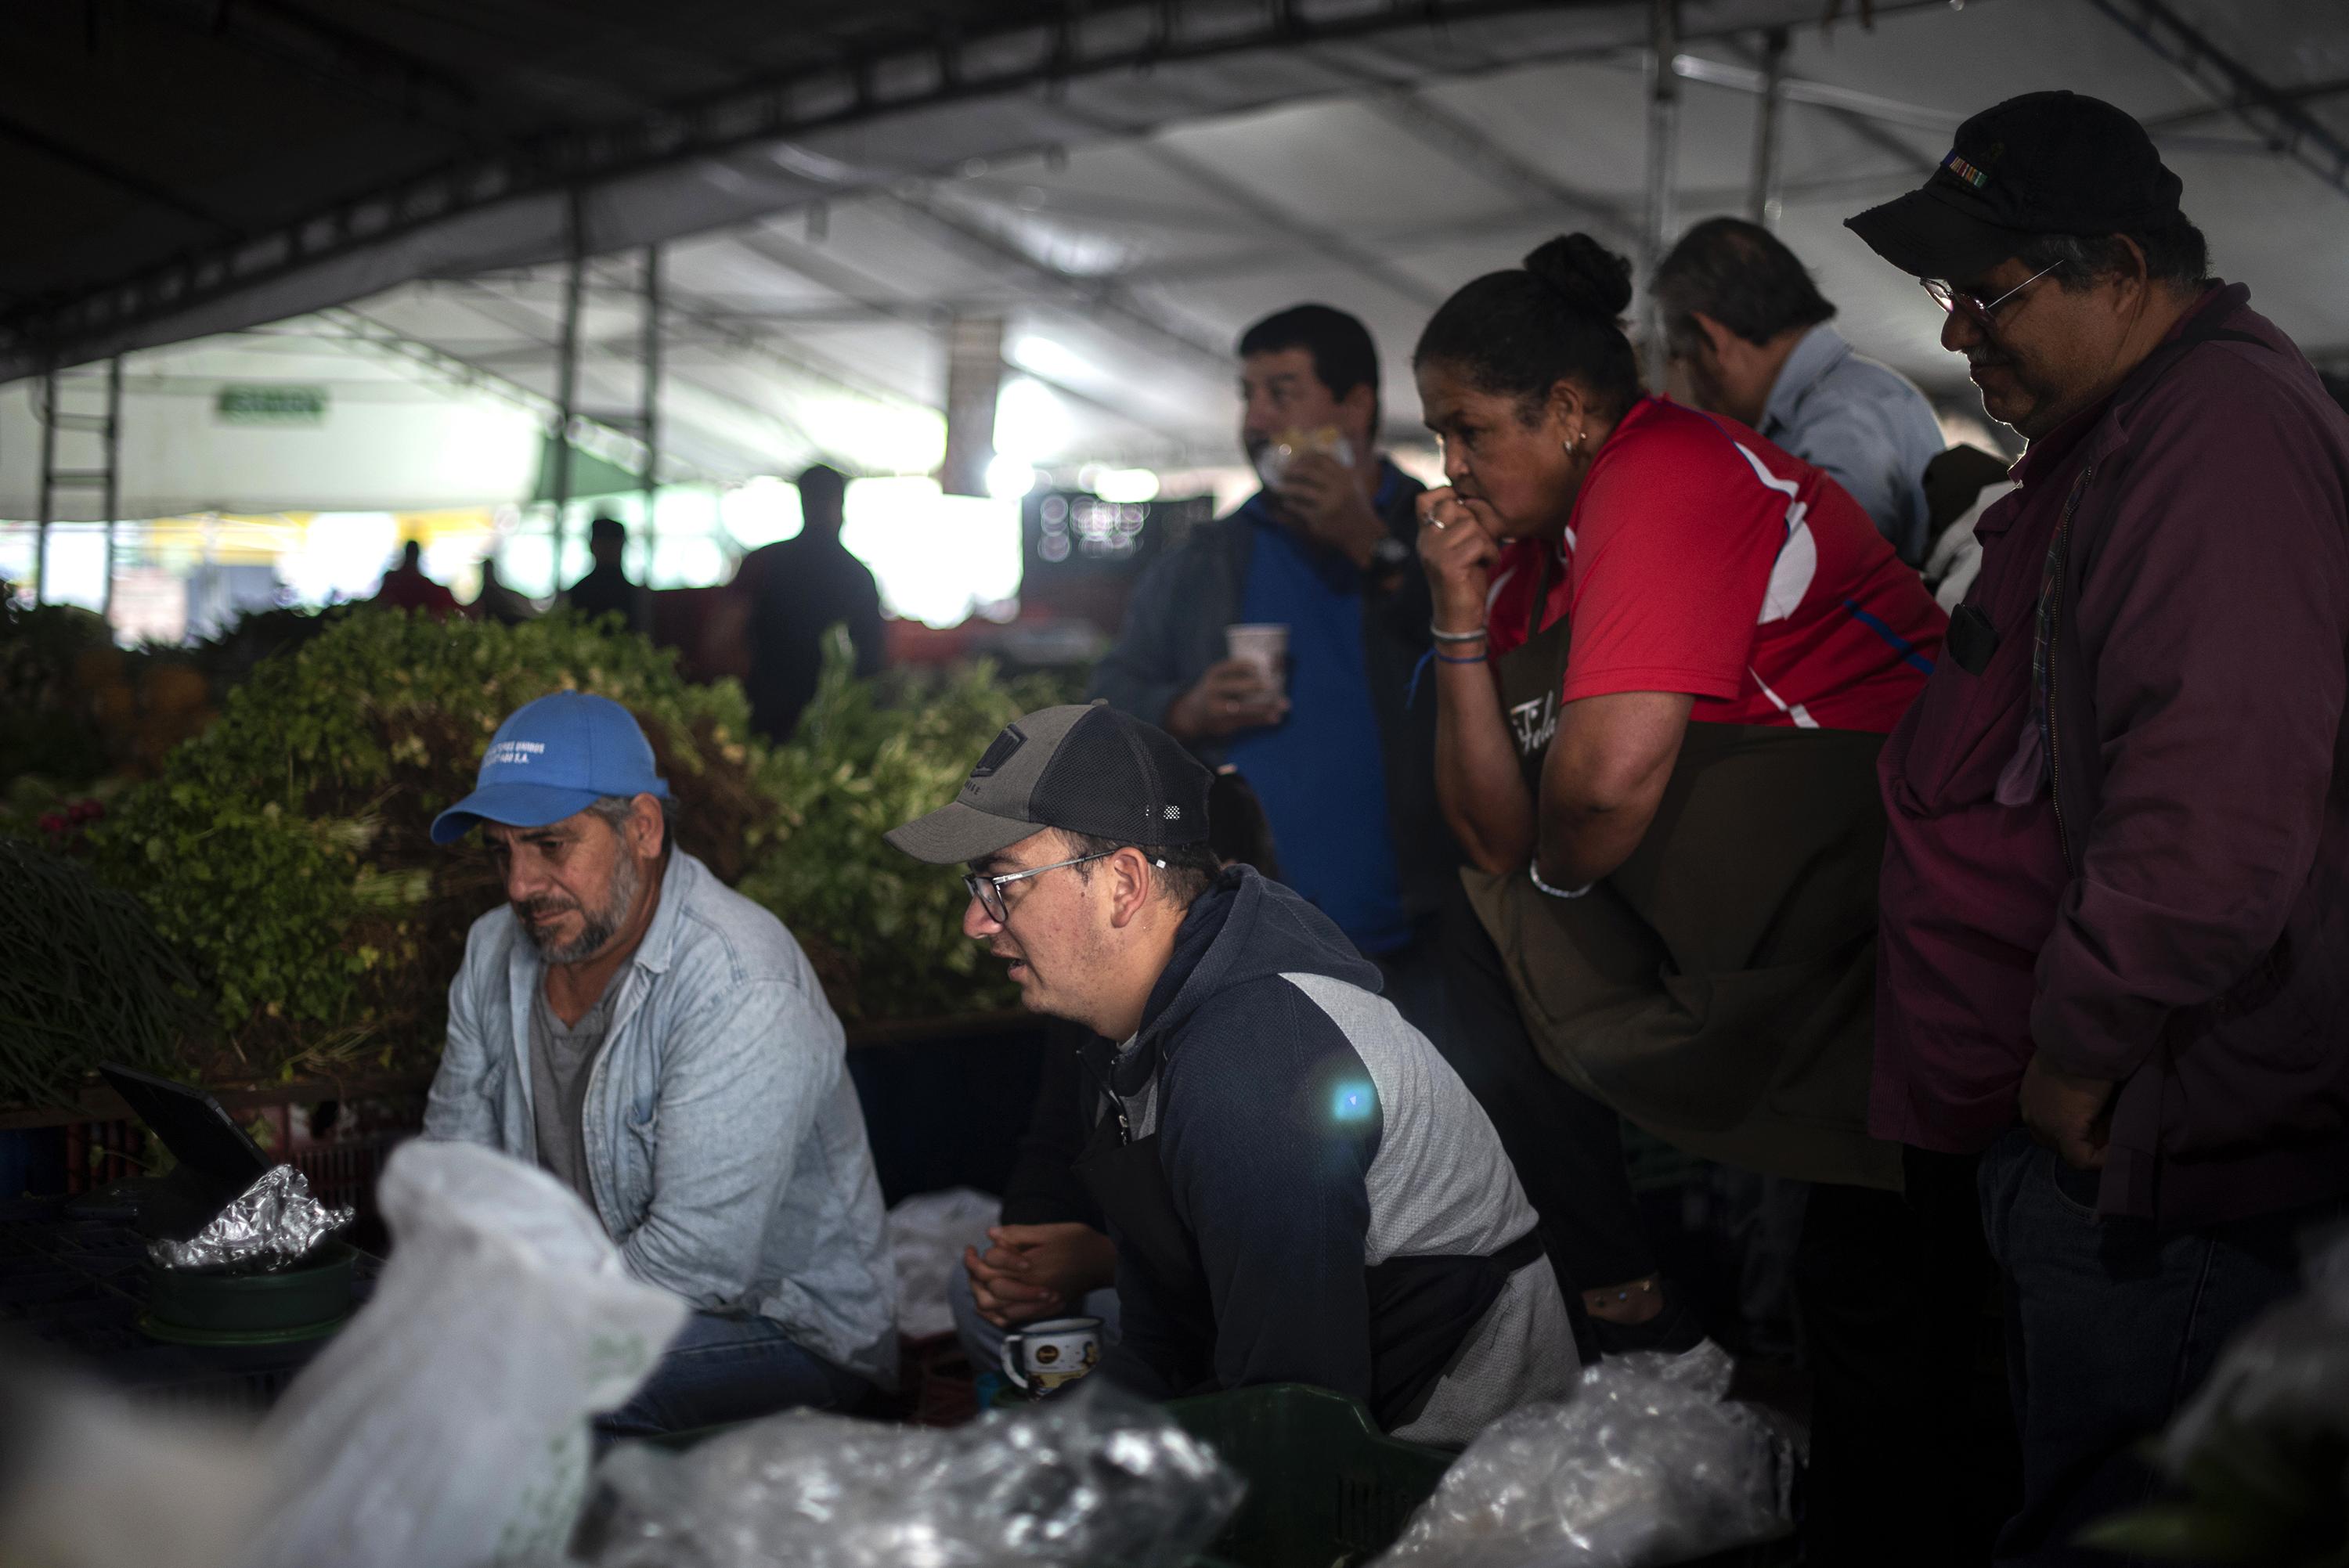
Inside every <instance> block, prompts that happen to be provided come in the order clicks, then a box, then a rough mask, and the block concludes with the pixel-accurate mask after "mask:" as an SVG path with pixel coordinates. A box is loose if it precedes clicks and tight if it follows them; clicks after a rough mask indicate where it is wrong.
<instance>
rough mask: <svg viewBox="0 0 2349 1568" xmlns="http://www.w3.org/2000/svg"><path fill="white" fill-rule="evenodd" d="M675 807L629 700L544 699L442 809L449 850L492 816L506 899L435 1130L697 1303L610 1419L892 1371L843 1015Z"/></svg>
mask: <svg viewBox="0 0 2349 1568" xmlns="http://www.w3.org/2000/svg"><path fill="white" fill-rule="evenodd" d="M667 804H668V786H667V783H666V782H665V781H663V780H662V779H661V778H660V777H659V775H658V774H657V772H656V771H655V765H654V761H653V752H652V748H651V747H650V746H649V745H647V743H646V740H645V737H644V732H643V731H642V730H640V729H638V728H637V727H636V720H635V719H634V718H633V717H630V716H629V714H628V711H627V710H626V708H624V707H620V706H619V704H617V703H616V702H613V701H611V700H610V699H608V698H605V697H600V696H587V695H585V694H584V693H580V692H556V693H554V695H552V696H543V697H541V698H539V699H538V700H537V701H535V702H533V703H528V704H525V705H524V706H523V707H521V708H518V709H517V710H515V712H514V713H513V714H512V716H511V717H508V718H507V719H506V721H505V723H504V724H502V726H500V727H499V728H498V732H497V734H496V736H495V737H493V738H492V740H491V742H490V746H489V749H488V751H487V752H486V753H485V754H484V755H483V757H482V759H481V774H480V779H479V786H478V788H476V789H474V791H473V792H472V793H471V795H468V796H466V797H465V799H462V800H460V801H459V802H457V804H455V805H454V806H451V807H450V808H449V810H446V811H443V812H442V813H440V816H439V817H438V818H437V819H435V820H434V821H433V824H432V837H433V840H434V841H435V842H438V843H443V844H449V843H454V842H455V841H457V840H459V839H460V838H462V837H463V836H464V835H465V834H466V833H468V832H470V831H471V830H473V828H474V827H475V826H477V825H478V826H481V828H482V829H483V830H484V831H485V833H486V834H487V836H488V837H489V839H490V840H491V841H492V847H493V850H494V852H495V854H496V857H497V861H498V864H499V870H500V871H501V872H502V874H503V877H504V881H505V894H506V903H504V904H502V905H501V906H500V907H499V908H497V909H495V910H492V911H491V912H490V913H488V914H485V915H483V916H481V919H480V920H478V921H476V922H474V923H473V928H472V931H471V934H469V935H468V936H467V938H466V941H465V962H464V966H463V968H462V969H461V970H460V971H459V973H458V975H457V979H456V983H455V984H454V985H451V986H450V988H449V1042H448V1046H447V1047H446V1048H445V1049H444V1050H443V1052H442V1054H441V1058H440V1071H439V1073H438V1074H437V1075H436V1076H435V1077H434V1078H433V1080H432V1094H431V1099H430V1102H429V1106H428V1108H427V1109H426V1111H425V1118H424V1135H425V1136H426V1137H427V1138H432V1139H443V1140H461V1141H464V1142H469V1143H479V1144H482V1145H485V1146H486V1147H488V1148H491V1149H495V1150H499V1151H501V1152H502V1153H505V1154H510V1155H512V1156H513V1157H514V1158H515V1159H518V1160H526V1161H532V1162H533V1163H535V1164H537V1165H539V1166H541V1167H542V1168H543V1169H545V1170H546V1171H550V1172H552V1173H553V1174H554V1176H555V1177H556V1178H557V1179H558V1180H560V1181H563V1182H564V1184H565V1185H567V1186H569V1187H570V1188H571V1189H572V1190H573V1191H575V1192H577V1193H578V1195H579V1197H580V1200H581V1202H584V1203H585V1204H586V1206H587V1207H588V1209H589V1210H590V1211H591V1212H594V1213H595V1217H596V1218H597V1219H598V1220H599V1221H600V1222H602V1223H603V1226H604V1229H605V1231H606V1232H608V1233H610V1235H611V1237H612V1240H613V1242H614V1243H616V1244H617V1246H618V1247H619V1251H620V1258H621V1261H622V1262H623V1263H624V1264H626V1266H627V1269H628V1272H629V1273H631V1274H635V1275H636V1277H637V1278H638V1279H641V1280H643V1281H644V1282H645V1283H646V1284H655V1285H658V1286H660V1287H662V1288H663V1289H665V1290H668V1291H671V1292H673V1293H675V1294H676V1295H679V1296H682V1297H683V1298H684V1299H685V1300H686V1301H687V1302H688V1304H689V1305H691V1306H692V1307H693V1309H694V1311H693V1315H692V1316H691V1317H689V1318H688V1319H687V1321H686V1326H685V1327H684V1328H683V1329H682V1330H680V1331H679V1333H678V1338H677V1339H676V1341H675V1342H674V1343H673V1344H671V1345H670V1346H669V1348H668V1353H667V1355H666V1356H664V1357H662V1359H661V1363H660V1365H659V1366H658V1367H657V1368H656V1369H655V1370H654V1372H653V1374H652V1377H650V1378H649V1379H648V1380H647V1382H646V1383H645V1385H644V1386H643V1387H641V1388H639V1389H638V1390H637V1392H636V1396H635V1398H632V1399H631V1400H629V1402H628V1403H627V1404H626V1405H625V1406H623V1407H622V1408H620V1409H619V1410H618V1411H616V1412H615V1413H613V1414H612V1415H611V1416H609V1417H606V1418H605V1419H604V1420H603V1421H602V1422H601V1423H599V1424H600V1425H602V1426H603V1427H604V1428H605V1429H606V1430H607V1431H610V1432H613V1433H616V1434H618V1435H627V1436H636V1435H649V1434H652V1433H657V1432H663V1431H677V1430H682V1429H688V1428H693V1427H704V1426H712V1425H716V1424H718V1423H719V1422H723V1421H736V1420H742V1419H745V1418H750V1417H752V1416H760V1415H765V1414H768V1413H770V1412H771V1411H773V1410H778V1409H782V1408H788V1407H794V1406H814V1407H818V1408H837V1407H841V1406H845V1405H851V1404H854V1403H855V1402H856V1401H857V1400H858V1399H860V1398H862V1397H863V1396H864V1394H865V1393H866V1392H868V1391H869V1390H870V1389H871V1388H872V1387H874V1386H876V1385H878V1386H889V1385H893V1384H894V1383H895V1377H896V1328H895V1317H896V1283H895V1272H894V1267H893V1264H892V1262H891V1258H890V1253H889V1247H888V1243H887V1240H886V1238H885V1232H884V1228H883V1225H884V1220H883V1212H882V1204H881V1184H880V1181H879V1179H878V1178H877V1177H876V1176H875V1174H874V1169H873V1155H872V1150H871V1149H870V1147H869V1146H868V1144H867V1143H866V1140H865V1136H864V1116H863V1114H862V1112H861V1111H860V1110H859V1109H858V1105H857V1099H856V1091H855V1088H854V1086H853V1085H852V1084H851V1083H850V1081H849V1078H848V1073H847V1068H846V1062H845V1059H844V1041H843V1037H842V1033H841V1027H840V1020H839V1018H838V1017H836V1016H834V1015H833V1010H832V1007H831V1005H830V1004H829V1003H827V1002H826V1001H825V1000H824V995H823V987H822V986H821V985H818V984H817V982H816V977H815V974H814V971H813V970H812V968H811V967H810V966H809V965H808V961H807V957H806V955H805V954H802V952H801V951H800V946H799V944H798V943H796V942H794V941H793V940H792V934H791V933H790V932H788V931H786V930H785V929H784V928H783V924H782V922H781V921H779V920H777V919H776V918H775V917H774V916H773V915H772V914H771V913H768V912H767V911H766V910H764V909H761V907H759V906H758V905H757V904H754V903H751V902H750V900H748V899H746V898H743V897H742V896H741V895H740V894H739V893H737V892H733V891H732V890H731V889H730V888H728V887H727V886H726V885H725V884H724V883H722V882H719V880H718V879H717V877H715V876H714V875H712V874H711V873H710V871H709V868H708V867H707V866H705V865H703V864H702V863H701V861H698V860H696V859H695V858H694V857H693V856H691V855H689V854H687V853H685V852H684V851H681V850H679V849H678V848H676V847H675V845H674V844H673V843H672V841H671V835H670V823H669V820H668V810H667ZM517 1328H518V1330H519V1331H521V1332H527V1331H528V1325H526V1324H524V1325H517Z"/></svg>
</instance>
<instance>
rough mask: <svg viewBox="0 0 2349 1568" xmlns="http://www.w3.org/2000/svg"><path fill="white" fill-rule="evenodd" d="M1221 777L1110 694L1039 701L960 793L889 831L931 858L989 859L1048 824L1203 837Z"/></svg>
mask: <svg viewBox="0 0 2349 1568" xmlns="http://www.w3.org/2000/svg"><path fill="white" fill-rule="evenodd" d="M1214 779H1215V775H1213V774H1211V773H1209V772H1208V771H1207V769H1206V768H1205V767H1204V766H1202V765H1201V764H1200V762H1199V759H1198V758H1195V757H1193V756H1192V755H1191V754H1190V753H1189V752H1188V751H1185V750H1184V749H1183V747H1182V743H1181V742H1179V741H1177V740H1176V739H1175V738H1174V737H1173V736H1171V735H1169V734H1167V733H1166V732H1165V731H1164V730H1163V729H1160V728H1158V727H1156V726H1154V725H1148V724H1144V723H1143V722H1142V721H1141V720H1140V719H1138V718H1135V717H1132V716H1131V715H1128V714H1123V713H1120V712H1119V711H1118V710H1117V709H1115V708H1113V707H1110V706H1109V705H1108V704H1107V703H1105V702H1096V703H1093V704H1092V705H1091V706H1090V707H1076V706H1071V707H1047V708H1040V709H1039V710H1037V711H1036V712H1034V713H1031V714H1029V715H1027V716H1026V717H1022V718H1018V719H1014V720H1013V721H1012V722H1011V723H1009V724H1007V725H1005V726H1004V727H1003V732H1002V733H1001V734H999V735H998V736H997V737H996V738H995V743H994V744H993V745H991V746H989V747H988V748H987V752H986V755H984V756H982V757H981V758H979V759H978V767H976V768H974V769H971V770H970V778H969V779H968V780H966V781H965V782H964V784H963V787H962V793H961V794H960V795H958V796H957V797H956V798H955V799H952V800H950V801H948V802H947V804H945V805H943V806H941V807H939V808H938V809H937V810H935V811H932V812H931V813H930V814H929V815H928V816H926V817H918V818H916V819H915V820H913V821H910V822H908V823H906V824H905V826H904V827H902V828H892V829H891V830H889V831H888V832H887V833H885V834H884V835H883V837H885V839H887V840H888V841H889V842H890V843H892V844H894V845H895V846H896V847H897V848H898V849H901V850H903V851H905V852H906V853H907V854H909V855H911V856H913V857H914V858H915V859H916V860H917V861H929V862H930V863H931V864H932V865H955V864H957V863H959V862H961V861H976V860H983V859H985V858H986V857H987V856H988V855H991V854H993V853H995V852H996V851H998V850H1005V849H1009V848H1010V847H1011V846H1012V845H1013V844H1016V843H1018V842H1019V841H1020V840H1022V839H1024V838H1026V837H1028V836H1029V835H1030V834H1031V833H1033V832H1035V831H1036V830H1038V829H1040V828H1059V829H1061V830H1063V831H1066V832H1071V833H1086V834H1090V835H1092V837H1095V838H1102V839H1116V840H1119V841H1122V842H1124V843H1129V844H1196V843H1204V842H1205V841H1206V837H1207V789H1208V786H1209V785H1210V784H1211V783H1213V782H1214Z"/></svg>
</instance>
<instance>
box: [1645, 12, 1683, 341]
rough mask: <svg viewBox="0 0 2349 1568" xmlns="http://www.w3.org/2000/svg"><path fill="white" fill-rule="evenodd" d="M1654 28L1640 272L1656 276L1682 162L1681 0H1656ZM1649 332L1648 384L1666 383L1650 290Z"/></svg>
mask: <svg viewBox="0 0 2349 1568" xmlns="http://www.w3.org/2000/svg"><path fill="white" fill-rule="evenodd" d="M1651 5H1652V7H1653V9H1652V11H1651V33H1650V36H1649V52H1648V206H1647V212H1646V216H1645V222H1644V224H1643V226H1642V231H1641V232H1642V233H1643V234H1644V236H1645V241H1646V242H1645V243H1644V244H1643V245H1642V246H1641V247H1640V249H1641V251H1642V252H1643V254H1642V255H1641V256H1640V275H1641V277H1642V278H1643V279H1651V278H1653V277H1654V276H1655V275H1656V268H1657V266H1658V264H1659V263H1661V262H1662V261H1663V259H1664V252H1665V250H1666V249H1667V248H1669V247H1670V245H1671V237H1672V228H1673V214H1672V177H1673V170H1674V166H1675V165H1676V164H1677V163H1678V162H1679V155H1680V133H1681V87H1680V77H1678V76H1677V75H1675V74H1674V73H1673V70H1672V57H1674V56H1675V55H1678V54H1679V53H1680V47H1681V44H1680V39H1681V26H1680V4H1679V0H1651ZM1642 315H1643V317H1644V330H1645V333H1646V336H1647V351H1648V384H1649V386H1651V387H1661V386H1663V384H1664V368H1665V360H1666V358H1667V354H1666V350H1665V347H1664V318H1663V312H1662V311H1661V310H1660V309H1659V308H1658V307H1657V304H1656V298H1655V294H1654V292H1653V291H1652V290H1651V291H1650V292H1649V294H1648V301H1647V308H1646V310H1645V311H1644V312H1643V313H1642Z"/></svg>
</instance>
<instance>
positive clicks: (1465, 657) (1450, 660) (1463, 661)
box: [1429, 649, 1485, 665]
mask: <svg viewBox="0 0 2349 1568" xmlns="http://www.w3.org/2000/svg"><path fill="white" fill-rule="evenodd" d="M1429 655H1430V656H1431V657H1433V659H1434V660H1435V662H1436V663H1437V664H1439V665H1481V664H1483V663H1484V662H1485V655H1482V654H1439V653H1436V652H1435V651H1434V650H1433V649H1430V650H1429Z"/></svg>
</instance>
